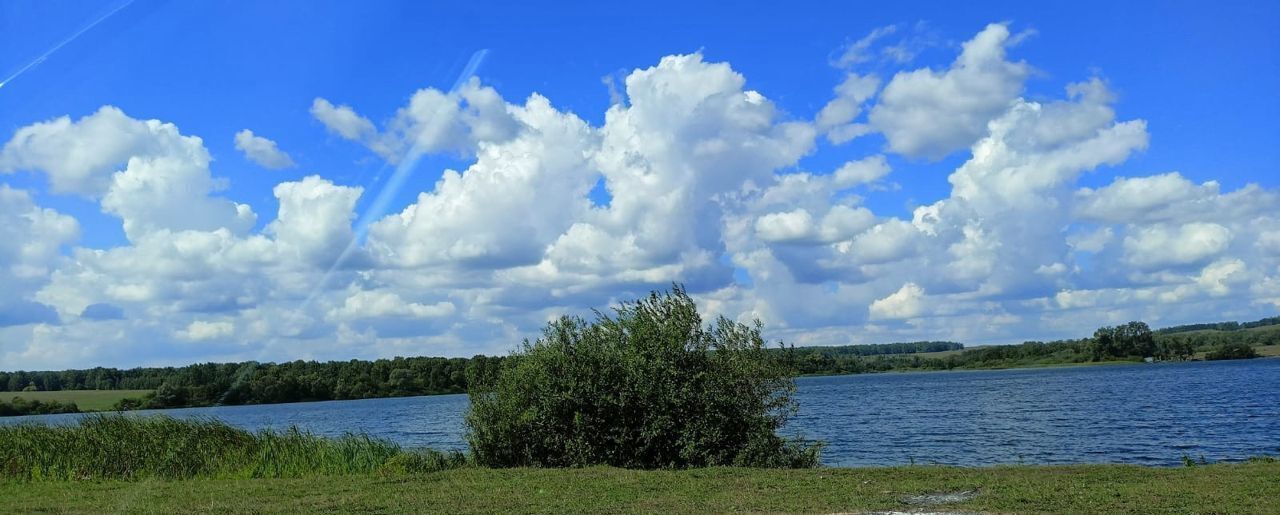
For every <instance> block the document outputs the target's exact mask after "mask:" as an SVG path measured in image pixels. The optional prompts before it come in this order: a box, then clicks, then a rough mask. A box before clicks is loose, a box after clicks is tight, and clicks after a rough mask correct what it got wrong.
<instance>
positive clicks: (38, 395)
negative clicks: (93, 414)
mask: <svg viewBox="0 0 1280 515" xmlns="http://www.w3.org/2000/svg"><path fill="white" fill-rule="evenodd" d="M148 393H151V390H63V391H56V392H0V397H3V399H4V400H5V401H8V400H10V399H12V398H14V397H22V398H23V399H27V400H32V401H40V402H48V401H58V402H74V403H76V407H78V408H80V411H106V410H109V409H111V407H112V406H114V405H115V403H116V402H117V401H119V400H120V399H128V398H138V397H142V396H143V395H146V394H148Z"/></svg>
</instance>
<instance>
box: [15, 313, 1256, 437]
mask: <svg viewBox="0 0 1280 515" xmlns="http://www.w3.org/2000/svg"><path fill="white" fill-rule="evenodd" d="M770 352H774V353H779V354H781V355H783V357H784V358H785V359H786V360H787V362H788V363H789V364H790V366H791V367H792V368H793V370H794V372H795V373H796V374H798V375H844V374H861V373H872V372H892V371H932V370H981V369H1001V368H1024V367H1046V366H1064V365H1086V364H1100V363H1139V362H1143V361H1144V359H1145V358H1151V359H1152V360H1153V361H1161V362H1168V361H1187V360H1223V359H1247V358H1253V357H1266V356H1280V317H1270V318H1264V319H1261V320H1257V321H1253V322H1219V323H1209V324H1192V325H1183V326H1174V327H1167V328H1163V329H1156V330H1151V329H1149V328H1148V327H1147V325H1146V324H1144V323H1142V322H1130V323H1128V324H1123V325H1120V326H1116V327H1103V328H1100V329H1099V330H1098V331H1096V332H1095V333H1094V335H1093V336H1092V337H1089V338H1080V339H1076V340H1058V341H1051V342H1039V341H1030V342H1025V343H1022V344H1017V345H987V346H978V347H965V345H963V344H961V343H957V342H946V341H922V342H904V343H888V344H858V345H842V346H812V347H787V348H771V349H770ZM505 359H507V358H506V357H491V356H481V355H477V356H474V357H472V358H436V357H409V358H403V357H397V358H393V359H379V360H373V361H365V360H349V361H330V362H315V361H291V362H284V363H259V362H254V361H248V362H242V363H202V364H195V365H188V366H184V367H141V368H131V369H116V368H103V367H97V368H91V369H80V370H62V371H8V372H0V416H12V415H41V414H50V413H69V412H92V411H120V410H133V409H164V408H182V407H200V406H223V405H242V404H273V403H286V402H307V401H325V400H348V399H367V398H382V397H406V396H416V395H435V394H458V393H466V392H467V391H468V386H469V385H470V384H471V383H472V382H474V381H475V380H476V378H480V377H486V376H489V375H491V374H492V373H493V372H494V371H496V370H498V369H499V368H500V366H501V363H502V361H503V360H505Z"/></svg>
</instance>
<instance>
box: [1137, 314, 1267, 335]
mask: <svg viewBox="0 0 1280 515" xmlns="http://www.w3.org/2000/svg"><path fill="white" fill-rule="evenodd" d="M1270 325H1280V316H1276V317H1269V318H1264V319H1261V320H1257V321H1254V322H1218V323H1213V324H1188V325H1175V326H1173V327H1166V328H1163V329H1156V331H1155V333H1156V334H1176V333H1189V332H1192V331H1239V330H1241V329H1252V328H1255V327H1264V326H1270Z"/></svg>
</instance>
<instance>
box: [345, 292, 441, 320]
mask: <svg viewBox="0 0 1280 515" xmlns="http://www.w3.org/2000/svg"><path fill="white" fill-rule="evenodd" d="M454 309H455V307H454V305H453V303H450V302H448V301H441V302H437V303H434V304H420V303H417V302H406V301H405V300H404V299H402V298H400V296H399V295H398V294H396V293H395V292H389V291H357V292H355V293H354V294H352V295H351V296H350V297H347V300H346V301H344V303H343V305H342V306H341V307H339V308H334V309H332V310H330V311H329V316H330V317H331V318H336V319H341V320H355V319H362V318H380V317H408V318H437V317H443V316H449V315H452V314H453V312H454Z"/></svg>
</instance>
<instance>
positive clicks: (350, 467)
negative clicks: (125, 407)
mask: <svg viewBox="0 0 1280 515" xmlns="http://www.w3.org/2000/svg"><path fill="white" fill-rule="evenodd" d="M466 464H467V458H466V456H464V455H463V454H462V453H460V452H457V451H453V452H450V453H443V452H439V451H434V450H430V449H420V450H405V449H403V448H401V447H400V446H399V445H396V444H394V443H391V442H388V441H386V440H380V439H376V438H371V437H369V436H368V435H356V434H347V435H344V436H342V437H339V438H325V437H321V436H316V435H314V434H311V433H307V432H304V431H300V430H298V429H297V428H289V429H287V430H284V431H270V430H263V431H258V432H256V433H255V432H250V431H246V430H243V429H239V428H236V427H232V426H230V425H227V424H226V423H224V422H221V421H218V420H215V419H184V420H180V419H175V418H172V417H168V416H164V415H159V416H148V417H133V416H123V415H119V414H115V415H106V414H101V415H90V416H86V417H84V418H82V419H81V420H80V421H79V422H78V423H76V424H72V425H64V426H58V425H45V424H37V423H27V424H17V425H10V426H0V479H9V480H19V481H49V480H54V481H57V480H87V479H125V480H137V479H145V478H152V477H154V478H161V479H189V478H230V479H239V478H290V477H312V476H333V475H348V474H369V473H379V472H395V473H425V472H434V471H437V470H444V469H447V468H457V467H461V466H464V465H466Z"/></svg>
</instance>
